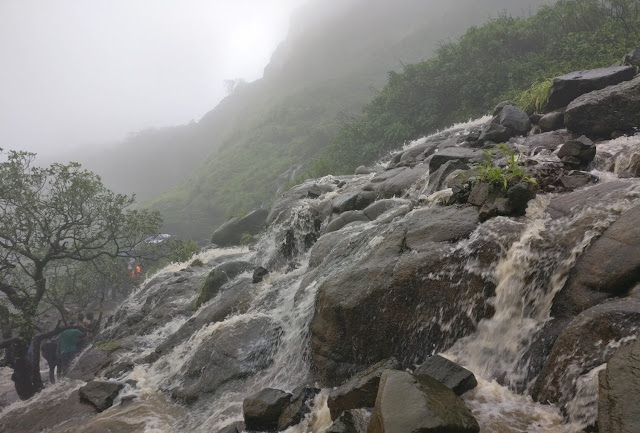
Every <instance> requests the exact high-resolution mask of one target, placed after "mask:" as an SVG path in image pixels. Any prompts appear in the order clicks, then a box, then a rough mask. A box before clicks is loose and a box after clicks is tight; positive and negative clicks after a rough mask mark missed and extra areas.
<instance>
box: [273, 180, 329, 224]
mask: <svg viewBox="0 0 640 433" xmlns="http://www.w3.org/2000/svg"><path fill="white" fill-rule="evenodd" d="M335 189H336V187H335V186H334V185H327V184H316V183H313V182H305V183H303V184H302V185H297V186H294V187H293V188H291V189H290V190H289V191H287V192H286V193H284V194H283V195H282V197H280V198H279V199H278V200H277V201H276V202H275V203H274V204H273V206H272V207H271V211H270V212H269V215H268V216H267V221H266V224H267V225H268V226H270V225H272V224H274V223H276V224H277V223H281V222H283V221H286V220H287V219H288V218H289V216H290V215H291V210H292V209H294V208H295V207H296V205H297V204H299V203H300V202H302V201H303V200H306V199H308V198H316V197H319V196H320V195H322V194H325V193H327V192H330V191H334V190H335ZM316 210H317V211H318V213H319V214H322V213H323V212H322V209H316ZM329 211H330V209H329Z"/></svg>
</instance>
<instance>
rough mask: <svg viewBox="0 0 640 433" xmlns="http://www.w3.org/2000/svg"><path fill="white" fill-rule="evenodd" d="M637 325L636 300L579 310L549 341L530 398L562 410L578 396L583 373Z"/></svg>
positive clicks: (638, 310) (639, 318) (639, 323)
mask: <svg viewBox="0 0 640 433" xmlns="http://www.w3.org/2000/svg"><path fill="white" fill-rule="evenodd" d="M638 327H640V301H638V300H635V299H620V300H616V301H611V302H606V303H604V304H600V305H597V306H595V307H592V308H590V309H588V310H586V311H584V312H582V313H581V314H580V315H578V316H577V317H576V318H575V319H574V320H573V321H571V323H570V324H569V325H568V326H567V327H566V328H564V330H563V331H562V332H561V333H560V336H559V337H558V338H557V339H556V341H555V343H554V344H553V349H552V350H551V353H550V354H549V356H548V357H547V359H546V361H545V364H544V367H543V369H542V372H541V373H540V374H539V376H538V378H537V380H536V383H535V385H534V387H533V389H532V396H533V397H534V399H536V400H537V401H540V402H550V403H556V404H558V405H559V406H560V408H561V409H563V410H565V411H566V410H567V406H568V405H569V404H570V403H571V402H573V401H574V400H576V399H577V398H578V397H577V393H578V392H579V391H580V388H579V386H580V384H581V383H582V382H584V380H585V376H586V375H588V374H589V372H590V371H591V370H593V369H594V368H596V367H598V366H600V365H602V364H604V363H606V362H607V361H608V360H609V358H611V356H612V355H613V354H614V353H615V352H616V350H617V349H618V347H619V345H620V344H621V343H623V342H624V341H628V339H629V338H630V337H632V336H635V335H636V333H637V329H638Z"/></svg>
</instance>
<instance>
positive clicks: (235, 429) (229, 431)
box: [218, 421, 245, 433]
mask: <svg viewBox="0 0 640 433" xmlns="http://www.w3.org/2000/svg"><path fill="white" fill-rule="evenodd" d="M244 430H245V425H244V422H243V421H236V422H234V423H231V424H229V425H228V426H226V427H223V428H221V429H220V430H218V433H242V432H243V431H244Z"/></svg>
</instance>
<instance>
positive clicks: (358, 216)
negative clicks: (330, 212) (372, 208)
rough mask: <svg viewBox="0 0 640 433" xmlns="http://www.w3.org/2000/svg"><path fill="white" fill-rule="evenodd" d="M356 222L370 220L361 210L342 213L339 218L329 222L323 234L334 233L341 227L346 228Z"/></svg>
mask: <svg viewBox="0 0 640 433" xmlns="http://www.w3.org/2000/svg"><path fill="white" fill-rule="evenodd" d="M356 221H360V222H367V221H370V220H369V218H368V217H367V215H366V214H365V213H364V212H362V211H361V210H352V211H346V212H343V213H342V214H341V215H340V216H339V217H337V218H335V219H334V220H333V221H331V222H330V223H329V224H328V225H327V228H326V229H325V231H324V232H325V233H331V232H335V231H337V230H340V229H341V228H342V227H344V226H346V225H347V224H350V223H352V222H356Z"/></svg>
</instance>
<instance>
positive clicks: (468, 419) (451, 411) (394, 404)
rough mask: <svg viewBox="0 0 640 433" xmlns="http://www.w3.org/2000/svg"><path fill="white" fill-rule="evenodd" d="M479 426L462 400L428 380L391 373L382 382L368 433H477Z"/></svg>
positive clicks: (421, 377) (386, 374)
mask: <svg viewBox="0 0 640 433" xmlns="http://www.w3.org/2000/svg"><path fill="white" fill-rule="evenodd" d="M479 431H480V427H479V426H478V422H477V421H476V420H475V418H474V417H473V415H471V412H470V411H469V409H467V407H466V406H465V404H464V402H463V401H462V399H460V397H458V396H457V395H455V393H454V392H453V391H451V390H450V389H449V388H447V387H446V386H444V385H442V384H441V383H439V382H438V381H437V380H435V379H433V378H431V377H429V376H414V375H412V374H409V373H406V372H404V371H394V370H388V371H386V372H385V373H384V374H383V375H382V378H381V379H380V388H379V389H378V396H377V398H376V405H375V408H374V410H373V413H372V414H371V421H370V423H369V427H368V429H367V432H368V433H396V432H397V433H400V432H434V433H436V432H456V433H477V432H479Z"/></svg>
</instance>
